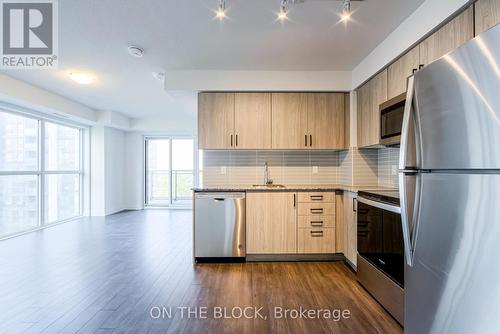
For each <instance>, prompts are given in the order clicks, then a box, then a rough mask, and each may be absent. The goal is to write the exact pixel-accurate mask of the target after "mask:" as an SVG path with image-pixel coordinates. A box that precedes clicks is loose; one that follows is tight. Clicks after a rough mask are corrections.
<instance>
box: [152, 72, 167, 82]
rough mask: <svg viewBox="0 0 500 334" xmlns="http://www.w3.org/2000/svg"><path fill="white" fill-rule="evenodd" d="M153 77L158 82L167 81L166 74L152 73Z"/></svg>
mask: <svg viewBox="0 0 500 334" xmlns="http://www.w3.org/2000/svg"><path fill="white" fill-rule="evenodd" d="M151 74H152V75H153V77H154V78H155V79H156V80H158V81H161V82H163V81H165V72H152V73H151Z"/></svg>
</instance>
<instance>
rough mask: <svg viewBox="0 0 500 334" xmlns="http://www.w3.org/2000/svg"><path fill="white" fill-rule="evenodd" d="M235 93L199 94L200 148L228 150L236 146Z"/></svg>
mask: <svg viewBox="0 0 500 334" xmlns="http://www.w3.org/2000/svg"><path fill="white" fill-rule="evenodd" d="M233 130H234V93H199V94H198V147H199V148H200V149H228V148H232V147H233V144H234V135H233Z"/></svg>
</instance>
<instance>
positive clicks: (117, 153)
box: [104, 128, 125, 215]
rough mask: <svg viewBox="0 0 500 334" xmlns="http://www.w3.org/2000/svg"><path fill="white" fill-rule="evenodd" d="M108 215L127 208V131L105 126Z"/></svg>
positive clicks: (106, 205)
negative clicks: (125, 201) (125, 185)
mask: <svg viewBox="0 0 500 334" xmlns="http://www.w3.org/2000/svg"><path fill="white" fill-rule="evenodd" d="M104 135H105V139H104V145H105V164H106V165H105V170H106V175H105V179H104V181H105V184H106V198H105V207H106V211H105V213H106V215H109V214H112V213H115V212H118V211H121V210H123V209H124V208H125V203H124V198H125V196H124V190H125V187H124V183H125V132H123V131H121V130H117V129H113V128H105V133H104Z"/></svg>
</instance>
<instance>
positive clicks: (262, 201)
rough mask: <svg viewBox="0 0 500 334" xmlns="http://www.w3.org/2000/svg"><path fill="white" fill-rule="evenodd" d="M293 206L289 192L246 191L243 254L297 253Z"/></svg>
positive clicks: (293, 201)
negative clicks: (245, 243) (245, 251)
mask: <svg viewBox="0 0 500 334" xmlns="http://www.w3.org/2000/svg"><path fill="white" fill-rule="evenodd" d="M296 206H297V194H296V193H293V192H255V193H254V192H249V193H247V197H246V242H247V254H292V253H297V207H296Z"/></svg>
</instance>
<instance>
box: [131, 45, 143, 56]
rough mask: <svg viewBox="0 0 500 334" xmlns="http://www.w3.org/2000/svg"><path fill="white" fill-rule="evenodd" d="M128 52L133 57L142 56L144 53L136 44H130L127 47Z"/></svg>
mask: <svg viewBox="0 0 500 334" xmlns="http://www.w3.org/2000/svg"><path fill="white" fill-rule="evenodd" d="M128 53H129V54H130V55H131V56H133V57H136V58H142V56H143V55H144V50H143V49H141V48H140V47H138V46H133V45H131V46H129V47H128Z"/></svg>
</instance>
